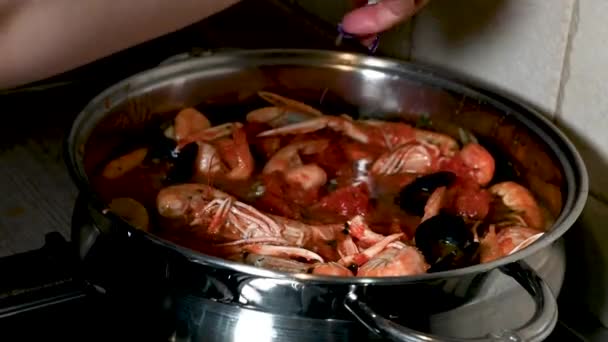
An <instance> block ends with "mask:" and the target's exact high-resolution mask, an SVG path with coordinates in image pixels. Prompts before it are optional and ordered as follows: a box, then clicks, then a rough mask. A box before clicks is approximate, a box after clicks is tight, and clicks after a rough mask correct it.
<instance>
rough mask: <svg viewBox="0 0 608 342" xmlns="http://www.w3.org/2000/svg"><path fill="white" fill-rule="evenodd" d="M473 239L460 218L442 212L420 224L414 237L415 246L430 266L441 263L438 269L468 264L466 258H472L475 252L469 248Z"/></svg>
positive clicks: (474, 249)
mask: <svg viewBox="0 0 608 342" xmlns="http://www.w3.org/2000/svg"><path fill="white" fill-rule="evenodd" d="M473 239H474V237H473V233H472V232H471V231H470V230H469V229H468V228H467V226H466V223H465V221H464V219H463V218H462V217H460V216H456V215H451V214H448V213H444V212H442V213H440V214H439V215H436V216H434V217H431V218H430V219H428V220H426V221H424V222H422V223H421V224H420V225H419V226H418V228H417V229H416V235H415V240H416V246H417V247H418V249H419V250H420V251H421V252H422V254H423V255H424V257H425V259H426V261H427V262H428V263H429V264H430V265H431V266H434V265H436V264H438V263H440V262H441V264H440V265H438V267H439V268H442V267H446V266H450V267H452V266H453V264H460V263H468V262H469V258H467V257H466V256H472V257H474V254H475V253H474V252H475V251H476V248H474V247H469V246H471V245H472V244H473V242H474V241H473ZM468 248H471V249H472V250H467V249H468ZM465 261H466V262H465ZM442 265H444V266H442Z"/></svg>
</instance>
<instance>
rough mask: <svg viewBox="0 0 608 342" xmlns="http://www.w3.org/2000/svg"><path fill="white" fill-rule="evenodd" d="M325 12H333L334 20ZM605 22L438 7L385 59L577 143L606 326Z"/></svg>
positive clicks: (555, 6) (587, 287) (568, 1)
mask: <svg viewBox="0 0 608 342" xmlns="http://www.w3.org/2000/svg"><path fill="white" fill-rule="evenodd" d="M300 3H301V4H302V5H303V6H304V7H306V8H308V9H310V10H311V11H313V12H316V13H323V16H324V17H325V18H327V20H329V21H334V22H338V21H339V20H340V17H341V15H342V13H343V12H344V11H345V10H346V9H347V8H348V7H347V5H345V4H346V3H347V1H344V0H332V1H325V0H317V1H314V0H300ZM327 3H334V6H335V8H333V9H331V10H328V8H327V7H326V4H327ZM336 4H340V5H336ZM607 17H608V1H606V0H551V1H539V0H491V1H490V0H433V1H432V2H431V4H430V5H429V6H428V7H427V8H426V9H424V10H423V11H422V12H421V13H420V14H419V15H418V16H417V17H416V18H414V20H413V21H412V23H410V25H411V26H412V28H411V31H410V30H409V29H407V27H408V25H404V26H403V27H405V29H404V28H403V27H402V28H400V30H395V32H391V34H390V35H389V37H386V38H388V39H383V40H382V43H381V44H382V45H381V51H380V52H382V53H387V54H389V55H391V56H394V57H401V58H410V59H411V60H413V61H415V62H418V63H424V64H431V65H435V66H438V67H440V68H443V69H447V70H450V71H454V72H457V73H462V74H466V75H468V76H470V77H473V78H475V79H478V80H481V81H483V82H487V83H490V84H491V85H493V86H496V87H499V88H500V89H502V90H503V91H505V92H507V93H510V94H512V95H515V96H517V97H519V98H520V99H522V100H524V101H527V102H529V103H530V104H533V105H535V106H536V107H538V108H539V109H541V110H542V111H544V113H546V115H547V116H548V117H549V118H551V119H553V120H554V121H555V122H556V123H557V124H558V125H559V127H561V128H562V129H563V130H564V131H565V132H566V133H567V135H568V136H569V137H570V138H571V139H572V140H573V142H574V143H575V145H576V146H577V148H578V149H579V150H580V152H581V154H582V155H583V158H584V160H585V162H586V165H587V168H588V172H589V176H590V192H591V197H590V200H589V202H588V204H587V207H586V209H585V213H584V215H583V218H582V219H581V220H580V226H578V227H577V228H576V229H577V230H579V231H580V232H581V233H582V234H584V235H585V237H584V238H583V240H584V241H593V242H594V243H595V245H597V246H600V248H599V249H598V251H597V252H592V251H591V252H590V251H581V253H580V255H579V256H575V257H580V258H581V260H580V262H581V263H584V264H585V268H587V269H588V270H589V273H593V276H589V277H587V278H586V280H583V279H581V284H580V291H581V299H586V301H587V304H588V307H589V308H590V309H591V310H592V311H593V312H594V313H595V314H596V315H597V316H598V318H600V320H601V321H602V322H603V323H604V325H606V326H608V287H607V286H605V285H604V284H608V266H605V265H608V254H607V253H606V252H605V250H607V249H608V222H607V221H604V220H607V219H608V20H606V18H607ZM385 51H386V52H385ZM580 248H581V249H583V248H585V247H584V246H581V247H580ZM604 303H605V304H604Z"/></svg>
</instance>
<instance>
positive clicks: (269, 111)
mask: <svg viewBox="0 0 608 342" xmlns="http://www.w3.org/2000/svg"><path fill="white" fill-rule="evenodd" d="M258 95H259V96H260V97H261V98H263V99H264V100H266V101H267V102H269V103H270V104H272V105H273V106H272V107H264V108H259V109H256V110H253V111H251V112H249V113H248V114H247V122H255V123H264V124H267V125H269V126H270V127H274V128H277V127H282V126H286V125H289V124H292V123H297V122H302V121H306V120H309V119H314V118H316V117H319V116H322V115H323V114H322V113H321V112H320V111H319V110H317V109H315V108H313V107H311V106H309V105H306V104H304V103H302V102H298V101H295V100H292V99H288V98H286V97H283V96H281V95H277V94H274V93H270V92H267V91H260V92H258Z"/></svg>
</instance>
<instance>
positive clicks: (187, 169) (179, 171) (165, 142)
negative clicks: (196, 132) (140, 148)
mask: <svg viewBox="0 0 608 342" xmlns="http://www.w3.org/2000/svg"><path fill="white" fill-rule="evenodd" d="M197 154H198V145H197V144H196V143H190V144H188V145H186V146H184V147H182V148H181V149H179V150H178V149H177V143H176V142H175V140H173V139H169V138H167V137H165V136H160V137H156V139H154V140H153V141H152V143H151V148H150V153H149V154H148V158H150V159H157V160H160V161H162V162H167V163H168V164H169V171H168V173H167V177H166V179H165V181H166V182H167V183H168V184H174V183H183V182H187V181H189V180H190V179H192V177H193V175H194V167H195V161H196V156H197Z"/></svg>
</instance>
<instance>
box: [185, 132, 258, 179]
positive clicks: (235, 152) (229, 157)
mask: <svg viewBox="0 0 608 342" xmlns="http://www.w3.org/2000/svg"><path fill="white" fill-rule="evenodd" d="M232 128H233V131H232V132H231V134H232V139H222V140H219V141H216V142H215V144H212V143H208V142H205V141H204V140H201V141H197V142H196V143H197V145H198V147H199V148H198V154H197V157H196V171H197V175H198V176H209V175H217V174H221V175H222V177H225V178H226V179H228V180H245V179H248V178H249V177H251V175H252V174H253V171H254V168H255V164H254V161H253V156H252V154H251V151H250V149H249V144H248V142H247V135H246V133H245V131H244V130H243V129H242V128H241V127H239V126H233V127H232Z"/></svg>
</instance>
